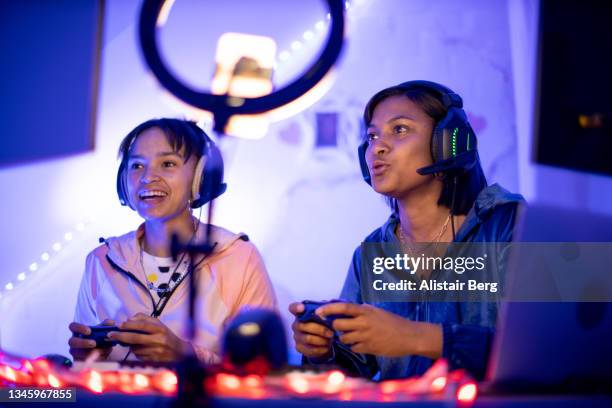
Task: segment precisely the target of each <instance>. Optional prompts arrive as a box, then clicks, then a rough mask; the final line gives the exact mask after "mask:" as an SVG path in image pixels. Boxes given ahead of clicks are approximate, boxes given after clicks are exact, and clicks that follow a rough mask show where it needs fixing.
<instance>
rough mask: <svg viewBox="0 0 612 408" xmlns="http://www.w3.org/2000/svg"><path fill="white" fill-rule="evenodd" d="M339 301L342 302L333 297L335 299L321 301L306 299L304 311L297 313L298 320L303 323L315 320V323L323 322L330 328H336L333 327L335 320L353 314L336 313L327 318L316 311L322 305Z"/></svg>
mask: <svg viewBox="0 0 612 408" xmlns="http://www.w3.org/2000/svg"><path fill="white" fill-rule="evenodd" d="M339 302H342V300H337V299H333V300H324V301H321V302H317V301H314V300H304V301H303V302H302V304H303V305H304V311H303V312H302V313H300V314H298V315H297V320H298V321H299V322H301V323H308V322H314V323H318V324H322V325H323V326H325V327H327V328H328V329H330V330H334V328H333V327H332V324H333V323H334V320H336V319H341V318H350V317H351V316H347V315H343V314H334V315H329V316H327V317H326V318H321V317H320V316H319V315H318V314H316V313H315V312H316V310H317V309H318V308H319V307H321V306H324V305H327V304H330V303H339Z"/></svg>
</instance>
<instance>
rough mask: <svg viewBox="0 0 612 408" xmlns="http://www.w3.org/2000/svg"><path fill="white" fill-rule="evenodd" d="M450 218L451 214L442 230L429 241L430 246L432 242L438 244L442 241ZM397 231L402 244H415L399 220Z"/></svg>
mask: <svg viewBox="0 0 612 408" xmlns="http://www.w3.org/2000/svg"><path fill="white" fill-rule="evenodd" d="M450 220H451V215H450V214H448V217H446V221H445V222H444V224H443V225H442V228H440V231H439V232H438V234H437V235H436V236H435V237H433V238H432V239H431V240H429V241H428V242H429V245H428V247H429V246H430V245H431V244H438V243H439V242H440V239H442V235H444V233H445V232H446V230H447V229H448V224H449V222H450ZM396 233H397V238H398V239H399V241H400V242H401V243H402V245H406V246H410V245H411V244H415V242H414V241H412V240H411V239H410V238H408V237H407V236H406V233H405V232H404V229H403V228H402V225H401V223H399V222H398V223H397V232H396Z"/></svg>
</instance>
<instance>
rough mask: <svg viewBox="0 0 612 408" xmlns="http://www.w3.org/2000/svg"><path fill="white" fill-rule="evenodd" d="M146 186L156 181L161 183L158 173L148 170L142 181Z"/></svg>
mask: <svg viewBox="0 0 612 408" xmlns="http://www.w3.org/2000/svg"><path fill="white" fill-rule="evenodd" d="M140 180H141V181H142V182H143V183H144V184H149V183H152V182H154V181H159V176H158V175H157V173H156V172H155V171H153V170H151V169H146V170H145V172H144V173H143V175H142V178H141V179H140Z"/></svg>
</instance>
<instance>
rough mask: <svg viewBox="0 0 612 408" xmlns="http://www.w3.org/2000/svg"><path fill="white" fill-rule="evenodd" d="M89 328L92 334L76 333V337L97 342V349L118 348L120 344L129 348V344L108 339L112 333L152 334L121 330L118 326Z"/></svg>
mask: <svg viewBox="0 0 612 408" xmlns="http://www.w3.org/2000/svg"><path fill="white" fill-rule="evenodd" d="M89 328H90V329H91V334H89V335H87V334H81V333H75V334H74V336H75V337H78V338H81V339H89V340H95V341H96V347H97V348H105V347H113V346H116V345H117V344H120V345H122V346H129V344H126V343H122V342H120V341H118V340H110V339H107V338H106V335H107V334H108V333H110V332H112V331H115V332H123V333H139V334H150V333H148V332H145V331H142V330H121V329H119V328H118V327H117V326H103V325H99V326H89Z"/></svg>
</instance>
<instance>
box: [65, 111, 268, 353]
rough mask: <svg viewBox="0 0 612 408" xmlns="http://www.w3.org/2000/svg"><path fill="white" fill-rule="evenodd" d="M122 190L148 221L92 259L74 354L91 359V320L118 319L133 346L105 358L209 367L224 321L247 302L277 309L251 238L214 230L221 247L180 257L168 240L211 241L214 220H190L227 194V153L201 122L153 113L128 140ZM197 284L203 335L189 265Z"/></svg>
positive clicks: (118, 335) (117, 335) (74, 328)
mask: <svg viewBox="0 0 612 408" xmlns="http://www.w3.org/2000/svg"><path fill="white" fill-rule="evenodd" d="M119 154H120V156H121V164H120V166H119V171H118V175H117V192H118V194H119V199H120V201H121V203H122V204H123V205H128V206H129V207H130V208H132V209H133V210H135V211H136V212H138V214H139V215H140V216H141V217H142V218H143V219H144V223H143V224H142V225H140V227H138V229H137V230H136V231H132V232H129V233H127V234H125V235H122V236H120V237H115V238H109V239H107V240H105V242H104V243H103V244H102V245H101V246H99V247H98V248H96V249H95V250H93V251H92V252H91V253H90V254H89V255H88V256H87V260H86V267H85V274H84V275H83V279H82V282H81V287H80V290H79V295H78V301H77V306H76V312H75V319H74V320H75V321H74V322H73V323H71V324H70V327H69V328H70V330H71V332H72V337H71V338H70V340H69V345H70V353H71V354H72V356H73V357H74V358H75V359H76V360H80V359H84V358H85V357H87V356H88V355H89V353H91V352H92V350H94V349H96V344H95V341H93V340H91V339H86V338H81V337H79V336H80V335H88V334H89V333H90V328H89V326H93V325H98V324H104V325H109V326H113V325H117V326H118V327H119V328H120V329H125V330H137V331H140V332H142V333H134V332H123V331H122V332H118V331H115V332H111V333H109V335H108V338H109V339H111V340H114V341H119V342H121V343H122V344H125V345H126V346H121V345H116V346H114V347H106V348H100V349H96V350H97V351H98V353H99V356H100V357H99V358H100V359H109V360H123V359H125V358H129V359H133V358H138V359H140V360H147V361H176V360H179V359H180V358H182V357H183V356H184V355H186V354H188V353H195V354H196V355H197V356H198V358H199V359H200V360H202V361H203V362H206V363H214V362H218V361H219V337H220V334H221V331H222V329H223V326H224V325H225V323H226V322H227V321H228V320H229V319H230V318H231V317H233V316H234V315H236V314H237V313H238V312H239V310H240V309H241V308H243V307H249V306H250V307H264V308H271V309H275V308H276V299H275V295H274V291H273V288H272V285H271V283H270V279H269V278H268V275H267V272H266V269H265V266H264V264H263V260H262V258H261V256H260V254H259V252H258V251H257V248H256V247H255V246H254V245H253V244H252V243H250V242H249V239H248V237H247V236H246V235H245V234H234V233H231V232H229V231H227V230H225V229H223V228H220V227H217V226H212V233H211V237H212V243H213V245H214V250H213V252H212V253H211V254H210V255H208V256H207V257H204V256H202V255H196V256H194V259H189V255H188V254H186V253H183V254H180V255H179V256H178V258H177V260H176V261H173V259H172V257H171V253H170V241H171V237H172V235H173V234H177V235H178V237H179V239H180V240H181V241H182V242H192V243H196V242H197V243H200V242H203V240H204V238H205V234H206V229H207V226H206V225H204V224H201V223H200V222H199V220H198V219H197V218H195V217H193V216H192V214H191V209H192V208H198V207H201V206H202V205H204V204H206V203H207V202H209V201H210V200H211V199H214V198H216V197H217V196H219V195H220V194H222V193H223V192H224V191H225V184H224V183H223V161H222V159H221V155H220V153H219V151H218V149H217V147H216V146H215V145H214V143H213V142H212V141H211V140H210V139H209V138H208V136H207V135H206V134H205V133H204V131H202V130H201V129H200V128H199V127H198V126H197V125H196V124H195V123H193V122H189V121H185V120H179V119H153V120H149V121H147V122H144V123H142V124H140V125H139V126H137V127H136V128H135V129H134V130H132V131H131V132H130V133H129V134H128V135H127V136H126V137H125V139H124V140H123V141H122V143H121V146H120V149H119ZM190 263H191V264H192V265H193V266H194V268H195V269H194V271H195V273H194V275H193V276H194V277H196V282H197V285H198V294H199V296H198V299H197V302H196V305H195V306H196V319H197V320H196V322H195V339H194V340H193V341H191V340H190V339H189V336H188V334H187V317H188V303H189V302H188V298H189V296H188V293H189V285H188V283H189V282H188V279H186V278H187V277H188V275H189V273H188V268H189V264H190Z"/></svg>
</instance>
